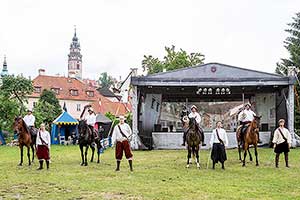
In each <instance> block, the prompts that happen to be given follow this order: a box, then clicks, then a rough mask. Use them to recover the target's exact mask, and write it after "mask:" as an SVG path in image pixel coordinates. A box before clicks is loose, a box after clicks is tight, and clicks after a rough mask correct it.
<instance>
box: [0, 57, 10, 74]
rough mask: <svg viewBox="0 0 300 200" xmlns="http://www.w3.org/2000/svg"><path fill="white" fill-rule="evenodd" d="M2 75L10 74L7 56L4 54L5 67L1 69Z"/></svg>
mask: <svg viewBox="0 0 300 200" xmlns="http://www.w3.org/2000/svg"><path fill="white" fill-rule="evenodd" d="M0 75H1V77H3V76H7V75H8V70H7V63H6V56H4V61H3V68H2V71H1V74H0Z"/></svg>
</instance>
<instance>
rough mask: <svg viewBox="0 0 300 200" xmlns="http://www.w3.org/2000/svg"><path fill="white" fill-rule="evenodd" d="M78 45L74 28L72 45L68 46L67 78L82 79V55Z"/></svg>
mask: <svg viewBox="0 0 300 200" xmlns="http://www.w3.org/2000/svg"><path fill="white" fill-rule="evenodd" d="M80 50H81V49H80V43H79V40H78V38H77V36H76V28H75V32H74V36H73V39H72V43H71V45H70V53H69V55H68V76H69V77H75V78H77V79H82V55H81V53H80Z"/></svg>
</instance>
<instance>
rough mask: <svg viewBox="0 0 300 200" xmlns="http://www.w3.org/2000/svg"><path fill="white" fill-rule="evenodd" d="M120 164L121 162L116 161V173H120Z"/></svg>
mask: <svg viewBox="0 0 300 200" xmlns="http://www.w3.org/2000/svg"><path fill="white" fill-rule="evenodd" d="M120 164H121V161H119V160H118V161H117V168H116V171H120Z"/></svg>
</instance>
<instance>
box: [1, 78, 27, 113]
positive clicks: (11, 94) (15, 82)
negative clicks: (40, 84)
mask: <svg viewBox="0 0 300 200" xmlns="http://www.w3.org/2000/svg"><path fill="white" fill-rule="evenodd" d="M0 89H1V91H2V94H3V95H4V96H5V97H6V98H9V99H15V100H17V101H18V103H19V105H20V106H19V108H20V114H21V113H22V112H23V111H24V109H25V107H24V103H27V96H28V95H30V94H31V93H32V92H33V85H32V81H31V80H29V79H27V78H25V77H23V76H13V75H8V76H5V77H3V79H2V85H1V88H0Z"/></svg>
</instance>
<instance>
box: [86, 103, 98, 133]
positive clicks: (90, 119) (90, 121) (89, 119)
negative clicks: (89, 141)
mask: <svg viewBox="0 0 300 200" xmlns="http://www.w3.org/2000/svg"><path fill="white" fill-rule="evenodd" d="M84 119H85V120H86V123H87V125H88V126H89V128H90V129H91V131H92V132H93V135H92V137H93V139H95V138H97V137H98V133H97V131H96V130H95V128H94V126H95V124H96V115H95V113H94V110H93V108H91V107H89V108H88V114H87V115H86V116H85V117H84Z"/></svg>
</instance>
